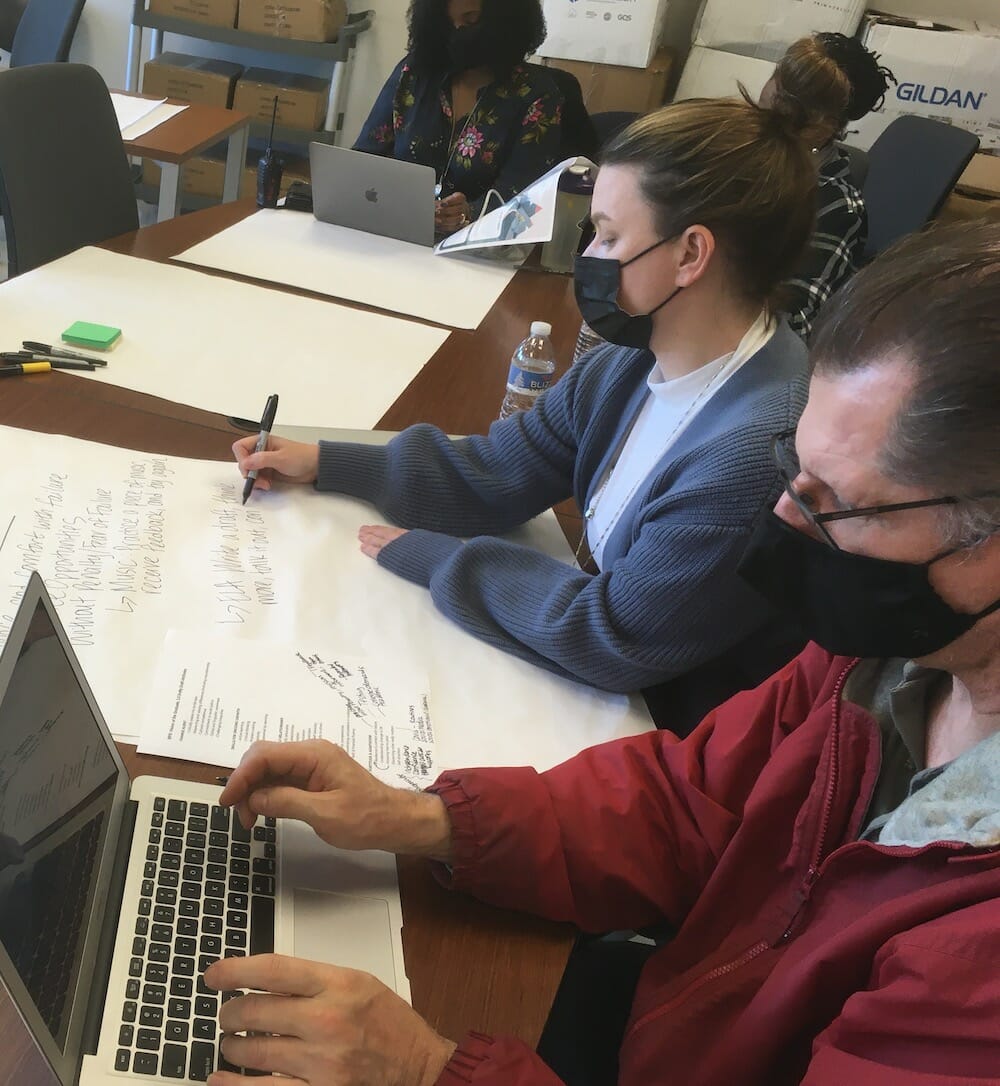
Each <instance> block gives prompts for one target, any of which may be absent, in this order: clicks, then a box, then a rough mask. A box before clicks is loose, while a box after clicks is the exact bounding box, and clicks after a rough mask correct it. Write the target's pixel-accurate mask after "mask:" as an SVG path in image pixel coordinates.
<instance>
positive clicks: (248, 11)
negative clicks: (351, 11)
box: [237, 0, 347, 41]
mask: <svg viewBox="0 0 1000 1086" xmlns="http://www.w3.org/2000/svg"><path fill="white" fill-rule="evenodd" d="M346 22H347V3H346V0H240V14H239V21H238V23H237V25H238V26H239V28H240V30H249V31H252V32H253V33H254V34H270V35H272V36H273V37H278V38H294V39H296V40H297V41H336V40H337V35H338V34H339V33H340V31H341V29H342V27H343V25H344V23H346Z"/></svg>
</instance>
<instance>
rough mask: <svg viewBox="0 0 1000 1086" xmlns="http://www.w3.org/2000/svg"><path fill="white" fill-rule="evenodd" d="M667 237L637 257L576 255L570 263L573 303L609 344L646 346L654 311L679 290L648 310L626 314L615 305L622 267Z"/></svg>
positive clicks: (666, 240)
mask: <svg viewBox="0 0 1000 1086" xmlns="http://www.w3.org/2000/svg"><path fill="white" fill-rule="evenodd" d="M670 240H671V239H670V238H664V239H663V241H658V242H657V243H656V244H655V245H650V247H649V248H648V249H643V251H642V252H641V253H639V255H638V256H634V257H632V259H631V260H626V261H624V262H621V261H618V260H607V259H606V258H604V257H599V256H578V257H577V258H576V262H575V264H574V266H573V290H574V292H575V294H576V304H577V306H578V307H579V309H580V314H581V316H582V317H583V319H584V320H585V321H586V322H587V324H589V325H590V327H591V328H593V330H594V331H595V332H596V333H597V334H598V335H599V336H600V337H601V339H606V340H607V341H608V343H617V344H618V345H619V346H621V347H641V348H643V349H645V350H648V349H649V343H650V340H651V339H652V338H653V314H654V313H658V312H659V311H660V310H661V309H662V308H663V307H664V306H665V305H666V304H667V302H669V301H671V300H672V299H673V298H674V297H675V296H676V295H677V294H678V293H679V292H680V291H681V289H682V288H681V287H677V289H676V290H674V291H673V292H672V293H671V294H669V295H668V296H667V297H666V298H664V299H663V301H662V302H660V304H659V305H658V306H657V307H656V308H655V309H651V310H650V311H649V312H648V313H643V314H639V315H638V316H633V315H632V314H631V313H626V312H625V310H624V309H622V307H621V306H620V305H619V304H618V295H619V293H620V292H621V279H622V268H627V267H628V266H629V264H634V263H635V262H636V261H637V260H639V259H640V258H642V257H644V256H645V255H646V254H647V253H651V252H652V251H653V250H654V249H658V248H659V247H660V246H661V245H666V243H667V242H668V241H670Z"/></svg>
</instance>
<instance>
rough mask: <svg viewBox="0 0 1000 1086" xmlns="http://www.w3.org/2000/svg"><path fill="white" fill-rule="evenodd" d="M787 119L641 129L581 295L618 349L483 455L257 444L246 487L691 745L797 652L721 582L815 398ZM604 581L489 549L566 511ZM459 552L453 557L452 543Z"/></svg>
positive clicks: (427, 439)
mask: <svg viewBox="0 0 1000 1086" xmlns="http://www.w3.org/2000/svg"><path fill="white" fill-rule="evenodd" d="M815 185H816V171H815V168H814V166H813V164H812V162H811V160H810V154H809V151H808V149H807V148H806V147H805V146H804V144H803V143H802V141H801V140H800V139H799V138H798V136H797V133H796V127H795V122H794V119H792V118H789V117H788V116H787V115H786V114H784V113H783V112H781V111H780V110H774V109H764V108H761V107H758V106H755V105H753V104H750V103H748V102H743V101H737V100H734V101H723V100H718V101H698V100H695V101H690V102H683V103H679V104H676V105H673V106H667V107H665V108H664V109H662V110H660V111H658V112H657V113H654V114H651V115H649V116H647V117H644V118H641V119H640V120H638V121H637V122H636V123H635V124H633V125H632V126H631V127H630V128H629V129H627V130H626V131H625V132H624V133H623V134H622V135H621V136H620V137H619V138H618V139H617V140H616V141H615V142H614V143H613V144H612V146H611V147H609V148H608V150H607V152H606V153H605V156H604V165H603V166H602V169H601V172H600V175H599V177H598V179H597V185H596V189H595V192H594V198H593V204H592V218H593V222H594V227H595V230H596V236H595V239H594V242H593V244H592V245H591V247H590V248H589V249H588V251H587V254H586V255H585V256H584V257H582V258H580V259H579V261H578V264H577V269H576V273H575V279H576V294H577V300H578V302H579V305H580V308H581V311H582V313H583V316H584V318H585V319H586V320H587V322H588V323H589V324H590V325H591V327H594V328H596V329H597V331H598V332H599V333H600V334H601V335H602V336H603V337H604V338H605V339H606V340H608V341H609V343H608V345H607V346H605V347H602V348H600V349H598V350H597V351H594V352H592V353H591V354H590V355H588V356H587V357H586V358H584V359H583V360H582V361H581V362H580V363H578V364H577V365H575V366H574V367H573V368H572V369H571V370H570V371H569V372H568V373H567V374H566V375H565V376H564V377H563V378H562V379H561V380H560V381H558V382H557V383H556V384H555V385H554V386H553V387H552V388H550V389H549V390H548V391H547V392H545V393H544V394H543V395H542V396H541V397H540V399H539V400H538V401H537V403H536V404H535V406H534V407H533V408H532V409H531V410H530V411H527V412H524V413H522V414H519V415H515V416H513V417H512V418H510V419H507V420H505V421H503V422H498V423H495V424H494V425H493V426H492V427H491V429H490V432H489V435H488V436H486V437H469V438H465V439H462V440H458V441H452V440H449V439H448V437H446V436H445V435H444V434H443V433H441V432H440V431H439V430H437V429H436V428H434V427H431V426H426V425H418V426H413V427H411V428H410V429H408V430H406V431H404V432H403V433H402V434H400V435H399V436H398V437H396V438H395V439H393V440H392V441H391V442H389V444H388V445H387V446H384V447H372V446H361V445H353V444H342V443H327V442H321V443H320V444H319V445H318V446H311V445H303V444H299V443H295V442H290V441H284V440H281V439H274V438H272V440H271V445H270V449H269V451H267V452H263V453H256V454H255V453H254V452H253V447H254V443H255V441H256V438H254V437H249V438H245V439H243V440H241V441H238V442H237V443H236V444H235V445H234V447H233V449H234V453H235V455H236V457H237V459H238V461H239V466H240V469H241V471H242V472H243V474H244V475H246V473H247V472H248V471H249V470H250V469H251V468H256V469H258V470H262V471H263V475H262V476H261V477H260V478H259V479H258V485H259V486H268V485H270V483H271V482H273V481H280V482H297V483H315V485H316V486H317V488H318V489H320V490H324V491H330V492H332V493H340V494H348V495H351V496H352V497H360V498H363V499H365V500H367V501H370V502H372V503H373V504H374V505H375V506H376V508H377V509H379V511H380V512H381V513H382V514H383V515H384V516H385V517H387V518H389V519H390V520H392V521H393V522H394V523H395V524H396V525H399V527H387V526H382V525H374V526H366V527H363V528H362V529H361V532H360V539H361V544H362V549H363V550H364V552H365V553H366V554H368V555H370V556H371V557H373V558H375V559H376V560H377V561H378V563H379V564H380V565H381V566H383V567H384V568H385V569H387V570H390V571H392V572H394V573H396V574H398V575H399V576H401V577H404V578H406V579H407V580H410V581H413V582H415V583H417V584H421V585H425V586H427V587H428V588H429V589H430V591H431V593H432V595H433V598H434V601H435V604H436V605H437V606H438V608H439V609H440V610H441V611H443V612H444V613H445V614H446V615H448V616H449V617H451V618H452V619H453V620H454V621H455V622H457V623H458V624H460V625H461V626H462V627H463V628H464V629H466V630H468V631H469V632H470V633H471V634H473V635H474V636H476V637H478V638H481V639H482V640H484V641H487V642H489V643H490V644H493V645H495V646H496V647H497V648H500V649H503V650H504V651H506V652H510V653H513V654H514V655H516V656H519V657H521V658H522V659H525V660H529V661H531V662H532V663H534V664H537V665H539V666H541V667H545V668H548V669H549V670H550V671H553V672H555V673H556V674H559V675H562V676H566V677H568V678H571V679H576V680H578V681H580V682H584V683H589V684H591V685H593V686H597V687H600V688H602V689H605V690H612V691H620V692H632V691H638V690H644V691H646V692H647V696H648V697H649V696H650V694H653V695H654V696H653V699H652V700H653V702H654V705H653V708H654V715H656V709H655V702H656V701H657V700H658V699H659V697H666V698H668V699H669V704H670V717H669V719H670V721H671V726H673V727H676V722H677V721H678V720H681V719H683V720H686V721H689V722H690V723H691V724H692V725H693V724H694V723H695V722H697V720H699V719H700V718H701V716H702V715H703V713H704V711H705V710H706V709H707V708H709V707H711V706H714V705H715V704H717V703H718V702H719V701H721V700H722V699H723V698H724V697H727V696H729V695H730V694H731V693H733V692H734V691H736V690H739V689H742V688H745V687H747V686H749V685H752V684H754V683H756V682H758V681H759V680H761V679H763V678H764V677H765V676H767V675H769V674H771V672H772V671H773V670H774V669H775V667H776V666H778V665H780V664H781V663H783V662H784V660H785V659H787V658H788V657H790V655H791V654H792V652H793V651H794V650H795V649H796V648H797V647H798V645H799V641H798V637H797V636H796V635H795V633H794V631H791V630H790V629H788V627H787V626H786V625H785V624H784V621H783V620H782V619H780V618H779V617H778V616H777V614H776V613H775V612H774V611H773V610H772V609H771V607H770V606H769V605H768V604H767V603H766V602H765V601H764V600H763V599H762V598H761V597H759V596H758V595H757V594H756V593H755V592H753V591H752V590H751V589H750V588H749V587H748V586H747V585H746V584H744V583H743V582H742V581H741V580H740V578H739V577H738V576H737V573H736V566H737V563H738V561H739V558H740V555H741V554H742V552H743V548H744V545H745V543H746V540H747V538H748V536H749V534H750V531H751V528H752V526H753V524H754V521H755V520H756V518H757V516H758V515H759V514H760V513H761V512H762V511H763V510H766V509H769V508H770V507H771V506H772V505H773V504H774V502H775V501H776V499H777V497H778V495H779V494H780V492H781V484H780V481H779V477H778V473H777V471H776V469H775V466H774V463H773V462H772V458H771V451H770V444H771V438H772V436H773V435H774V434H776V433H778V432H780V431H783V430H786V429H788V428H790V427H793V426H794V425H795V423H796V421H797V418H798V415H799V412H800V411H801V409H802V407H803V405H804V403H805V397H806V384H807V374H806V351H805V347H804V346H803V345H802V343H801V341H800V340H799V338H798V337H797V336H796V335H795V334H794V333H793V332H792V331H791V330H790V329H789V328H788V327H787V325H786V324H784V322H782V321H781V320H779V319H777V318H775V317H774V315H773V314H772V313H771V310H770V309H769V307H768V304H767V301H768V297H769V295H770V293H771V291H772V290H773V289H774V288H775V287H776V285H777V284H779V283H780V282H781V281H782V280H783V279H784V278H786V277H787V275H788V273H789V270H790V269H791V268H792V267H794V266H795V262H796V261H797V260H798V258H799V256H800V254H801V252H802V249H803V247H804V246H805V244H806V241H807V239H808V237H809V234H810V230H811V227H812V207H813V198H814V189H815ZM571 496H572V497H575V498H576V500H577V502H578V503H579V505H580V508H581V509H582V510H583V511H584V515H585V524H586V533H585V543H586V546H587V547H588V548H589V551H590V554H591V555H592V556H593V559H594V563H595V566H594V568H595V569H596V572H595V573H589V572H585V571H584V570H583V569H580V568H577V567H576V566H573V565H570V564H568V563H565V562H560V561H558V560H556V559H553V558H549V557H547V556H545V555H543V554H539V553H537V552H536V551H534V550H532V549H530V548H527V547H523V546H518V545H516V544H513V543H510V542H507V541H505V540H503V539H500V538H497V536H498V535H499V534H500V533H503V532H507V531H509V530H510V529H512V528H514V527H515V526H517V525H519V524H523V523H524V522H525V521H527V520H528V519H530V518H531V517H534V516H536V515H537V514H539V513H541V512H542V511H543V510H545V509H548V508H549V507H550V506H552V505H554V504H555V503H557V502H560V501H563V500H564V499H566V498H568V497H571ZM463 539H465V540H467V542H463V541H462V540H463Z"/></svg>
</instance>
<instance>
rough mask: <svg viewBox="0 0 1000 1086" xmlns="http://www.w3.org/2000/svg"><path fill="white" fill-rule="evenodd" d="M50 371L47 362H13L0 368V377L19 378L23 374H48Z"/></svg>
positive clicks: (50, 367)
mask: <svg viewBox="0 0 1000 1086" xmlns="http://www.w3.org/2000/svg"><path fill="white" fill-rule="evenodd" d="M51 369H52V365H51V363H49V362H13V363H9V364H8V365H6V366H0V377H19V376H21V374H25V373H48V372H49V371H50V370H51Z"/></svg>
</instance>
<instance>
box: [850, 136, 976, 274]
mask: <svg viewBox="0 0 1000 1086" xmlns="http://www.w3.org/2000/svg"><path fill="white" fill-rule="evenodd" d="M978 149H979V137H978V136H974V135H973V134H972V133H971V132H966V130H965V129H964V128H958V127H957V126H956V125H951V124H945V123H944V122H943V121H932V120H931V119H930V118H929V117H915V116H911V115H906V116H903V117H897V118H896V119H895V120H894V121H893V122H892V124H890V125H889V127H888V128H886V130H885V131H884V132H883V133H882V135H881V136H879V138H878V139H877V140H876V141H875V142H874V143H873V144H872V146H871V150H870V151H869V152H868V177H867V178H866V180H865V185H864V189H863V190H862V194H863V195H864V198H865V206H866V207H867V209H868V247H867V249H866V250H865V259H866V260H871V259H872V258H873V257H875V256H877V255H878V254H879V253H880V252H881V251H882V250H883V249H885V248H887V247H888V246H889V245H891V244H892V243H893V242H894V241H896V240H897V239H898V238H901V237H903V236H904V235H906V234H912V233H913V232H914V231H916V230H919V229H920V228H921V227H923V226H925V225H926V224H927V223H928V222H930V221H931V219H933V218H934V217H935V216H936V215H937V213H938V212H939V211H940V210H941V207H942V205H943V204H944V202H945V200H946V199H947V198H948V196H949V194H950V193H951V190H952V189H953V188H954V187H955V182H956V181H958V179H959V178H960V177H961V176H962V171H963V170H964V169H965V167H966V166H968V164H969V161H970V160H971V158H972V156H973V155H974V154H975V153H976V151H977V150H978Z"/></svg>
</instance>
